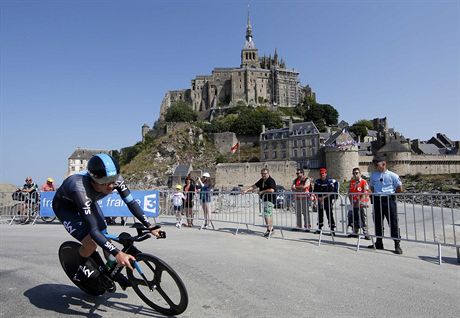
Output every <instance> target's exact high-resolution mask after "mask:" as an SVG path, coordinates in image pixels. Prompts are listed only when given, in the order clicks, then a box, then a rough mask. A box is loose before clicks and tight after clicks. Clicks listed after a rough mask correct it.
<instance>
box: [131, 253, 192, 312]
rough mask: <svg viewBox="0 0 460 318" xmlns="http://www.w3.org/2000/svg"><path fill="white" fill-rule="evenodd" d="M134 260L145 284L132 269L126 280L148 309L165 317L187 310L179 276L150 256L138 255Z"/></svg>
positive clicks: (186, 300) (184, 293)
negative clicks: (150, 308)
mask: <svg viewBox="0 0 460 318" xmlns="http://www.w3.org/2000/svg"><path fill="white" fill-rule="evenodd" d="M136 260H137V262H138V264H139V267H140V268H141V270H142V272H143V274H144V275H145V278H146V280H147V282H146V281H145V280H144V278H143V277H142V275H141V274H139V272H138V271H137V270H136V269H134V271H131V270H128V271H127V273H128V278H129V280H130V281H131V284H132V287H133V289H134V291H135V292H136V294H137V295H138V296H139V297H140V298H141V299H142V300H143V301H144V302H145V303H146V304H147V305H149V306H150V307H152V308H153V309H155V310H156V311H158V312H160V313H162V314H165V315H179V314H181V313H183V312H184V311H185V309H187V305H188V294H187V289H186V288H185V285H184V283H183V282H182V280H181V279H180V277H179V275H177V273H176V272H175V271H174V270H173V269H172V268H171V267H170V266H169V265H168V264H166V263H165V262H164V261H162V260H161V259H159V258H158V257H155V256H153V255H150V254H143V253H141V254H138V255H137V256H136Z"/></svg>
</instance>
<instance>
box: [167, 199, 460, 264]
mask: <svg viewBox="0 0 460 318" xmlns="http://www.w3.org/2000/svg"><path fill="white" fill-rule="evenodd" d="M168 193H169V194H168ZM170 194H171V193H170V192H168V191H165V194H164V196H165V197H168V196H170ZM328 194H330V193H315V194H304V195H303V198H299V194H298V193H295V192H282V193H275V194H274V196H276V204H275V209H274V212H273V226H274V228H275V230H279V231H280V233H281V236H282V237H283V238H284V232H283V231H285V230H296V231H305V232H310V233H316V234H319V236H318V245H321V242H322V240H323V239H324V235H323V234H326V235H328V236H330V238H331V240H332V241H333V242H335V235H340V236H349V237H351V238H356V250H357V251H358V250H359V248H360V245H361V243H362V240H363V239H366V240H369V244H370V245H372V244H374V243H375V240H376V239H377V238H381V239H386V240H393V239H395V237H392V233H391V231H390V225H389V224H391V221H392V220H391V218H392V216H391V215H389V220H387V219H386V218H383V222H381V226H380V229H381V234H380V235H377V233H376V228H375V213H374V205H375V204H379V205H380V207H381V208H383V207H384V206H382V205H385V204H388V203H389V201H391V200H393V201H394V203H395V204H396V207H397V218H398V235H399V237H398V238H397V239H398V240H400V241H408V242H417V243H424V244H432V245H437V247H438V260H439V263H441V259H442V253H441V252H442V250H441V248H442V247H443V246H444V247H454V248H456V249H457V258H458V260H459V261H460V242H459V239H460V195H458V194H443V193H439V194H438V193H436V194H433V193H430V194H426V193H423V194H414V193H398V194H395V195H394V196H388V197H379V198H377V199H376V198H375V197H374V196H373V195H369V202H368V203H367V204H365V205H364V206H363V207H362V210H363V211H362V213H363V214H361V211H356V212H355V213H353V205H352V204H351V202H350V197H349V196H348V195H347V194H346V195H337V196H336V198H335V199H334V200H332V204H331V209H330V212H329V214H328V213H327V211H323V226H322V228H320V227H319V220H318V218H319V213H318V212H320V209H321V207H322V205H321V203H320V202H319V197H321V195H328ZM376 197H377V196H376ZM211 198H212V200H211V202H210V209H211V211H212V213H211V215H212V221H216V222H217V221H218V222H224V223H229V224H236V229H235V234H238V231H239V229H240V227H241V226H242V225H245V226H246V228H248V226H249V225H252V226H263V225H264V219H263V216H262V214H261V209H262V208H261V201H260V199H259V197H258V195H257V194H256V193H247V194H237V193H233V192H219V193H218V194H217V195H212V196H211ZM385 200H386V201H388V202H385ZM377 202H378V203H377ZM164 204H165V205H164V206H162V207H161V209H160V211H161V213H160V218H168V217H172V218H174V217H175V213H174V212H173V209H172V207H171V200H166V201H165V202H164ZM323 210H324V205H323ZM193 212H194V220H198V221H200V222H204V215H203V210H202V208H201V203H200V201H199V194H196V195H195V201H194V206H193ZM297 212H298V213H297ZM362 215H363V216H364V217H362ZM328 216H332V217H333V219H334V221H335V228H333V227H332V225H331V224H330V220H329V217H328ZM299 221H300V222H299ZM363 221H366V223H367V231H366V232H364V231H363V224H362V222H363ZM299 223H300V224H299ZM358 227H359V228H358ZM201 228H202V227H201ZM355 230H356V231H355ZM393 234H394V233H393ZM385 244H386V245H388V244H389V242H386V241H385ZM391 244H393V242H391Z"/></svg>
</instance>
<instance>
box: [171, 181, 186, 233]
mask: <svg viewBox="0 0 460 318" xmlns="http://www.w3.org/2000/svg"><path fill="white" fill-rule="evenodd" d="M181 190H182V186H181V185H180V184H178V185H176V187H175V188H174V193H173V195H172V203H173V209H174V213H176V227H177V228H178V229H180V228H181V227H182V207H183V205H184V200H185V196H184V193H182V191H181Z"/></svg>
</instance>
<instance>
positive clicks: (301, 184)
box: [291, 169, 311, 231]
mask: <svg viewBox="0 0 460 318" xmlns="http://www.w3.org/2000/svg"><path fill="white" fill-rule="evenodd" d="M296 174H297V178H295V179H294V181H292V186H291V190H292V191H293V192H296V194H294V198H295V213H296V223H297V227H296V228H294V229H292V230H293V231H298V230H300V229H302V215H303V219H304V227H305V230H306V231H309V229H310V228H311V222H310V211H309V207H308V203H309V202H308V199H309V197H308V194H307V192H310V178H308V177H307V176H305V172H304V170H303V169H297V172H296Z"/></svg>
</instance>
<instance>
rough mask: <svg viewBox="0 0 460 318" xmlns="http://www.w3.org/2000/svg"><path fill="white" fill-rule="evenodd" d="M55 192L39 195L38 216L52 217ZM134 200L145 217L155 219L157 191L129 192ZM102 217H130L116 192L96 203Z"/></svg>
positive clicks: (157, 200) (157, 212)
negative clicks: (102, 214)
mask: <svg viewBox="0 0 460 318" xmlns="http://www.w3.org/2000/svg"><path fill="white" fill-rule="evenodd" d="M54 194H55V192H41V193H40V216H43V217H53V216H54V212H53V207H52V205H53V197H54ZM131 195H132V196H133V198H134V200H136V201H137V203H139V205H140V206H141V208H142V209H143V210H144V213H145V215H146V216H147V217H157V216H158V215H159V212H160V211H159V206H160V204H159V192H158V190H150V191H139V190H137V191H136V190H134V191H131ZM97 203H98V204H99V207H100V208H101V210H102V212H103V213H104V216H110V217H112V216H124V217H130V216H132V214H131V212H129V209H128V207H127V206H126V204H125V202H123V200H122V198H121V197H120V195H119V194H118V193H117V192H114V193H111V194H109V195H108V196H106V197H104V198H103V199H102V200H99V201H97Z"/></svg>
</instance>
